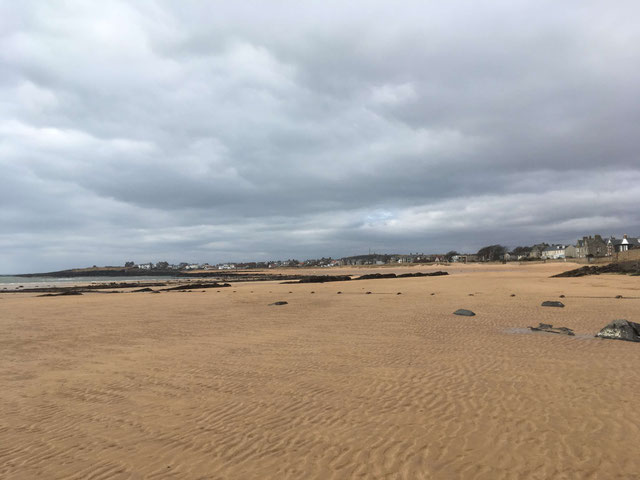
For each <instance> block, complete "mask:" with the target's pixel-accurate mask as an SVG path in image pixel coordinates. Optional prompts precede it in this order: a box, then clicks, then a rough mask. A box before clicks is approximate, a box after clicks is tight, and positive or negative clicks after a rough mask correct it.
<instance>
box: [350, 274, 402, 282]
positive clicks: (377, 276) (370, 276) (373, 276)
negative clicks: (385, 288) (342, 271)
mask: <svg viewBox="0 0 640 480" xmlns="http://www.w3.org/2000/svg"><path fill="white" fill-rule="evenodd" d="M396 277H397V275H396V274H395V273H369V274H367V275H361V276H359V277H358V278H354V280H378V279H380V278H396Z"/></svg>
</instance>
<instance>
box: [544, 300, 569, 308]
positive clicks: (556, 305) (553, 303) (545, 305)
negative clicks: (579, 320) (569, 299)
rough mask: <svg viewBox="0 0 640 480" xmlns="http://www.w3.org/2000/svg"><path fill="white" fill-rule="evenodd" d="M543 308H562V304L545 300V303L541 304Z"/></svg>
mask: <svg viewBox="0 0 640 480" xmlns="http://www.w3.org/2000/svg"><path fill="white" fill-rule="evenodd" d="M542 306H543V307H564V303H562V302H556V301H554V300H547V301H546V302H542Z"/></svg>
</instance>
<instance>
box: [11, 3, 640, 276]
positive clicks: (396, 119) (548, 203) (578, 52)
mask: <svg viewBox="0 0 640 480" xmlns="http://www.w3.org/2000/svg"><path fill="white" fill-rule="evenodd" d="M1 8H2V12H0V13H1V15H0V18H2V19H4V20H0V21H2V22H3V23H2V29H0V31H1V32H2V33H1V34H0V35H1V36H0V42H1V47H2V48H0V62H1V63H2V70H1V71H2V72H3V73H2V75H0V105H1V106H2V112H3V114H2V115H1V116H0V136H1V141H0V168H1V169H2V176H1V177H0V187H1V188H0V201H1V202H2V209H1V211H0V221H2V230H0V245H3V249H2V252H3V253H0V272H11V271H19V270H45V269H49V268H62V267H65V266H68V265H71V264H73V265H76V264H78V262H85V263H91V264H93V263H114V262H122V261H124V259H125V257H126V258H129V257H131V256H136V257H138V259H139V260H141V261H142V259H147V260H152V259H160V258H166V259H168V260H174V261H178V260H181V259H190V260H201V261H210V262H211V261H223V260H226V259H236V260H240V259H245V260H247V259H251V258H263V259H264V258H275V257H289V256H297V257H309V256H320V255H334V256H337V255H344V254H354V253H359V252H361V251H363V249H367V248H369V247H372V248H377V249H379V250H386V251H416V250H420V251H442V250H449V249H451V248H456V249H460V250H462V249H467V250H474V249H477V248H478V247H480V246H482V244H483V243H496V242H502V243H507V244H524V243H532V242H538V241H542V240H547V241H568V240H571V239H572V238H574V237H575V236H577V235H581V234H583V233H592V232H601V233H603V234H612V233H617V234H620V233H622V232H621V230H625V231H628V233H633V232H634V231H635V233H638V230H640V215H639V214H638V213H637V209H636V208H634V207H633V206H634V205H637V204H638V201H640V191H638V189H637V188H636V187H635V185H636V184H635V183H634V182H635V181H636V180H638V179H640V171H639V170H640V168H639V167H638V162H637V159H636V157H637V151H638V140H637V139H638V138H640V131H639V128H640V127H638V126H639V125H640V121H639V120H640V118H639V116H640V113H638V112H640V108H638V107H640V105H638V102H639V100H638V99H639V98H640V95H638V85H640V78H639V77H640V71H639V69H638V68H637V66H636V63H637V62H635V61H634V60H635V59H636V58H637V57H638V53H639V51H638V50H639V49H640V47H638V45H640V41H639V40H640V38H639V37H640V28H638V26H637V25H636V23H635V22H634V18H637V14H638V13H640V11H639V10H640V9H639V7H638V6H637V5H636V3H634V2H631V1H623V2H618V3H616V5H615V6H611V5H598V4H588V5H587V4H585V3H584V2H565V3H563V4H561V5H559V4H557V2H529V1H517V2H498V3H494V4H492V6H487V5H479V4H476V3H473V2H464V1H456V2H447V3H446V4H435V5H431V6H425V5H424V2H401V3H394V4H388V3H382V2H381V3H376V2H373V3H372V2H366V3H360V2H352V3H350V4H348V5H344V4H343V2H341V3H338V2H323V3H322V4H313V5H306V6H301V5H300V4H298V3H295V2H282V3H280V2H279V3H277V4H272V5H270V6H269V8H266V6H265V5H264V4H263V3H262V2H242V3H234V4H232V5H231V4H226V5H214V4H212V3H209V2H195V1H191V2H182V3H181V4H180V6H178V5H177V4H175V3H174V2H168V1H166V2H165V1H162V2H154V1H144V2H125V1H119V2H108V3H101V4H95V3H82V2H78V3H76V4H73V5H72V4H55V5H54V4H48V3H47V4H45V3H41V2H20V3H19V4H5V5H4V6H3V7H1ZM550 12H553V14H551V13H550ZM621 197H624V199H625V200H624V201H620V200H618V199H619V198H621ZM123 239H126V241H123Z"/></svg>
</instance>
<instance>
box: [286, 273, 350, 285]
mask: <svg viewBox="0 0 640 480" xmlns="http://www.w3.org/2000/svg"><path fill="white" fill-rule="evenodd" d="M349 280H351V277H350V276H349V275H310V276H308V277H302V278H301V279H300V280H295V281H291V282H282V283H283V284H287V283H326V282H347V281H349Z"/></svg>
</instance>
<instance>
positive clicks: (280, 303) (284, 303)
mask: <svg viewBox="0 0 640 480" xmlns="http://www.w3.org/2000/svg"><path fill="white" fill-rule="evenodd" d="M288 304H289V302H285V301H279V302H273V303H270V304H269V306H271V305H288Z"/></svg>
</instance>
